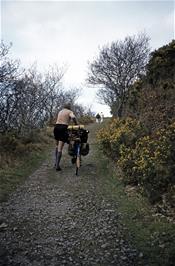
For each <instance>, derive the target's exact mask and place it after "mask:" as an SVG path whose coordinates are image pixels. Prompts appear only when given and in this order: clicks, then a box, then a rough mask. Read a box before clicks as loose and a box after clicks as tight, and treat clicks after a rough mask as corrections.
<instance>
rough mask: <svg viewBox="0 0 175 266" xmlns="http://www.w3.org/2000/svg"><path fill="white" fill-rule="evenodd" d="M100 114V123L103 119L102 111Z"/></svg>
mask: <svg viewBox="0 0 175 266" xmlns="http://www.w3.org/2000/svg"><path fill="white" fill-rule="evenodd" d="M100 116H101V120H100V122H101V123H102V122H103V120H104V114H103V112H101V113H100Z"/></svg>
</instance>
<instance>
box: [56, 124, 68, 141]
mask: <svg viewBox="0 0 175 266" xmlns="http://www.w3.org/2000/svg"><path fill="white" fill-rule="evenodd" d="M67 128H68V125H62V124H56V125H55V127H54V131H53V133H54V136H55V139H56V140H58V141H59V140H60V141H63V142H68V131H67Z"/></svg>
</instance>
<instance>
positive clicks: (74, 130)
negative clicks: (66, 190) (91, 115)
mask: <svg viewBox="0 0 175 266" xmlns="http://www.w3.org/2000/svg"><path fill="white" fill-rule="evenodd" d="M88 133H89V131H88V130H85V129H84V125H73V126H68V135H69V148H68V152H69V155H71V156H73V158H72V163H75V174H76V175H78V172H79V169H80V167H81V155H83V156H84V155H87V154H88V152H89V150H88V151H87V152H83V150H82V148H83V144H84V143H86V142H87V135H88ZM87 147H88V149H89V146H88V144H87Z"/></svg>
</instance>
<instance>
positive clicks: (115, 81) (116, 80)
mask: <svg viewBox="0 0 175 266" xmlns="http://www.w3.org/2000/svg"><path fill="white" fill-rule="evenodd" d="M149 51H150V49H149V38H148V37H147V36H146V34H144V33H141V34H138V35H137V36H135V35H134V36H128V37H126V38H125V39H124V41H117V42H112V43H111V45H110V46H104V47H103V48H102V49H101V50H100V52H99V56H98V57H97V58H96V59H95V60H94V61H93V62H92V63H90V64H89V73H88V79H87V81H88V83H89V84H91V85H97V86H99V87H100V90H99V93H98V97H99V99H100V100H101V101H102V102H103V103H105V104H107V105H109V106H110V108H111V112H112V114H113V115H117V116H121V115H122V109H123V104H124V101H125V97H126V92H127V90H128V89H129V87H130V85H131V84H133V82H134V81H135V80H136V79H137V78H139V76H140V75H142V74H143V73H144V72H145V66H146V64H147V62H148V58H149Z"/></svg>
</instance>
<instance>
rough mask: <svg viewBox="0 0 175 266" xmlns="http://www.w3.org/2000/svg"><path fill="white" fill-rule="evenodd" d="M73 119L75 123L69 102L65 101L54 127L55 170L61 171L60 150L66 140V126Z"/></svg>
mask: <svg viewBox="0 0 175 266" xmlns="http://www.w3.org/2000/svg"><path fill="white" fill-rule="evenodd" d="M71 120H72V121H73V122H74V124H75V125H77V119H76V117H75V115H74V113H73V112H72V111H71V104H70V103H67V104H65V105H64V106H63V109H62V110H61V111H59V113H58V116H57V121H56V124H55V127H54V136H55V140H56V149H55V158H56V163H55V166H56V171H61V168H60V161H61V156H62V150H63V147H64V144H65V143H66V142H68V132H67V128H68V125H69V123H70V121H71Z"/></svg>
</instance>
